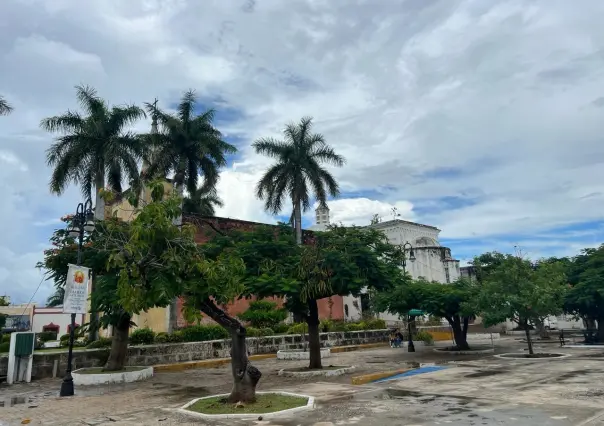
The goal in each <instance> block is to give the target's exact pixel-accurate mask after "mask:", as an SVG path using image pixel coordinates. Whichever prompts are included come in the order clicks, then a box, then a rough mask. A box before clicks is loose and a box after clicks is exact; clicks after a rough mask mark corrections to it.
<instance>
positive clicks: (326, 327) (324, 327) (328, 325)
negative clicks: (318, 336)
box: [319, 319, 333, 333]
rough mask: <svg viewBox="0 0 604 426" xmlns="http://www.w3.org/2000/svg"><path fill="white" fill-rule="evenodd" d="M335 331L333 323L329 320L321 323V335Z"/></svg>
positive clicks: (323, 320)
mask: <svg viewBox="0 0 604 426" xmlns="http://www.w3.org/2000/svg"><path fill="white" fill-rule="evenodd" d="M332 329H333V321H332V320H328V319H322V320H321V322H320V323H319V331H320V332H321V333H327V332H330V331H332Z"/></svg>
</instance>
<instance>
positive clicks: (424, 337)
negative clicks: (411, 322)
mask: <svg viewBox="0 0 604 426" xmlns="http://www.w3.org/2000/svg"><path fill="white" fill-rule="evenodd" d="M413 338H414V339H415V340H419V341H421V342H424V344H425V345H426V346H431V345H433V344H434V337H432V335H431V334H430V333H428V332H427V331H423V330H422V331H418V332H417V333H415V336H414V337H413Z"/></svg>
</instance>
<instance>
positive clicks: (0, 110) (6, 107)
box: [0, 96, 13, 115]
mask: <svg viewBox="0 0 604 426" xmlns="http://www.w3.org/2000/svg"><path fill="white" fill-rule="evenodd" d="M12 111H13V107H12V106H11V105H10V104H9V103H8V101H7V100H6V99H4V97H3V96H0V115H8V114H10V113H11V112H12Z"/></svg>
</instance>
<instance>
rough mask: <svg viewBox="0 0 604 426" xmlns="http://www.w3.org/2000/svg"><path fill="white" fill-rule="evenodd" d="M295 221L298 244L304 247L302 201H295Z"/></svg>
mask: <svg viewBox="0 0 604 426" xmlns="http://www.w3.org/2000/svg"><path fill="white" fill-rule="evenodd" d="M294 219H295V221H294V222H295V225H296V243H297V244H298V245H302V206H301V204H300V200H299V199H297V200H294Z"/></svg>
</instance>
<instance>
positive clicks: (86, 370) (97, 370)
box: [74, 366, 148, 374]
mask: <svg viewBox="0 0 604 426" xmlns="http://www.w3.org/2000/svg"><path fill="white" fill-rule="evenodd" d="M145 368H148V367H140V366H128V367H124V369H123V370H119V371H103V367H90V368H82V369H81V370H76V371H74V373H77V374H111V373H125V372H128V371H140V370H144V369H145Z"/></svg>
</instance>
